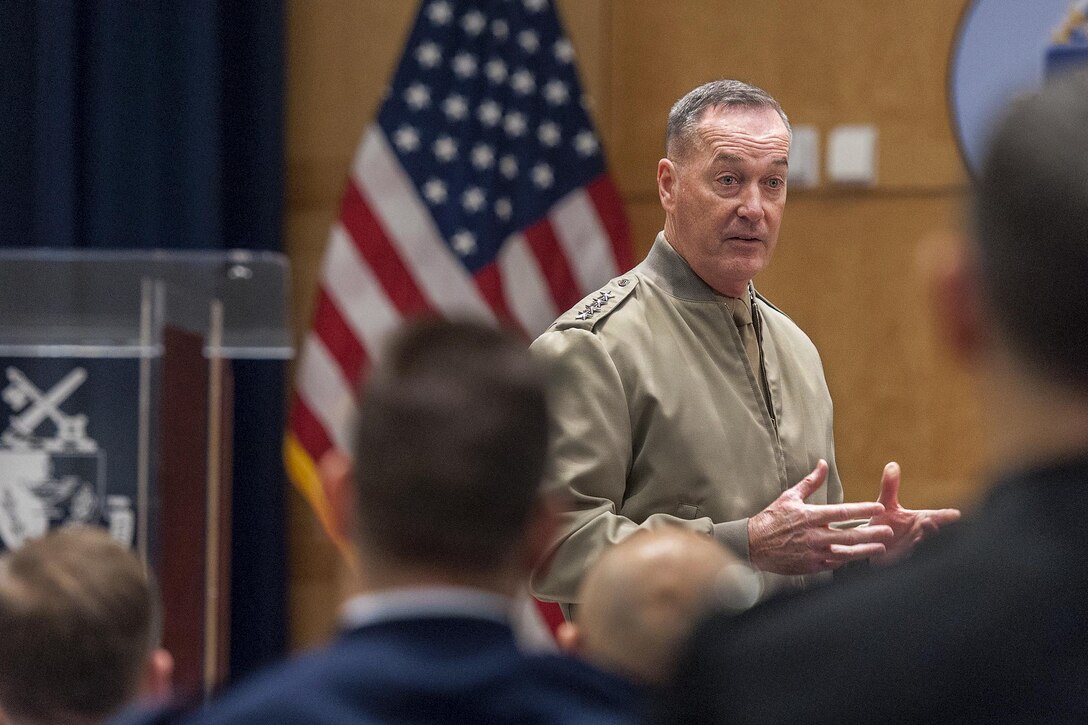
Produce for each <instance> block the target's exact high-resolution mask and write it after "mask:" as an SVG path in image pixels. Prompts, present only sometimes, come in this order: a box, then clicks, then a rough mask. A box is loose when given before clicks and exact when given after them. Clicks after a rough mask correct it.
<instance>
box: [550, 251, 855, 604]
mask: <svg viewBox="0 0 1088 725" xmlns="http://www.w3.org/2000/svg"><path fill="white" fill-rule="evenodd" d="M755 307H756V308H757V310H756V311H755V312H756V314H758V316H759V318H760V323H761V325H760V327H761V333H762V334H761V338H762V344H761V349H762V353H763V359H764V368H765V373H766V381H767V386H768V389H769V397H770V399H771V402H772V405H773V411H774V418H772V416H771V413H770V411H769V410H768V408H767V404H766V401H765V399H764V398H763V395H762V394H761V392H760V388H759V385H758V381H757V378H756V375H758V374H759V371H757V370H753V369H752V366H751V364H750V363H749V361H748V356H747V355H746V353H745V350H744V344H743V342H742V339H741V336H740V333H739V331H738V330H737V327H736V325H735V323H734V322H733V319H732V316H731V314H730V308H729V307H728V306H727V303H726V301H725V300H723V299H722V298H721V297H719V296H718V295H716V294H715V293H714V291H713V290H712V289H711V288H710V287H709V286H708V285H707V284H706V283H704V282H703V281H702V280H701V279H700V278H699V277H698V276H696V275H695V273H694V272H693V271H692V270H691V268H690V267H689V266H688V264H687V262H685V261H684V259H683V258H682V257H680V255H679V254H677V253H676V252H675V251H674V250H673V248H672V247H671V246H670V245H669V243H668V242H667V241H666V240H665V237H664V234H658V236H657V240H656V241H655V242H654V245H653V247H652V249H651V250H650V253H649V255H648V256H647V258H646V260H645V261H644V262H642V263H641V264H639V265H638V266H637V267H635V268H634V269H633V270H631V272H629V273H627V274H625V275H623V276H621V277H617V278H615V279H613V280H612V281H611V282H609V283H608V284H607V285H606V286H605V287H603V288H602V289H601V290H599V291H598V292H596V293H594V294H593V295H590V296H589V297H587V298H586V299H584V300H583V301H582V302H581V303H579V304H578V305H577V306H576V307H575V308H574V309H572V310H570V311H569V312H567V313H566V314H564V315H563V316H562V317H560V318H559V319H558V320H556V322H555V323H553V324H552V326H551V327H550V328H549V329H548V330H547V331H546V332H544V334H542V335H541V336H540V337H539V338H537V340H536V341H535V342H534V343H533V345H532V351H533V353H534V354H535V355H537V356H538V358H540V359H542V360H544V361H545V362H546V363H547V364H549V365H550V366H552V369H553V372H554V373H555V375H556V376H557V379H556V386H555V391H554V393H553V399H552V415H553V426H554V430H553V434H554V439H553V443H552V457H551V466H552V469H551V471H550V472H549V474H548V475H549V483H550V486H551V487H553V488H566V489H567V490H568V491H569V492H570V496H571V500H570V507H569V510H567V511H566V512H565V513H564V514H563V519H562V526H561V532H560V536H559V539H558V541H557V543H556V546H555V549H554V551H553V555H552V557H551V559H550V561H549V563H548V565H546V566H545V567H543V568H541V569H540V570H538V571H536V572H535V573H534V574H533V578H532V589H533V592H534V594H535V595H536V596H538V597H539V598H541V599H545V600H551V601H559V602H576V601H577V597H576V591H577V587H578V584H579V581H580V579H581V576H582V573H583V572H584V571H585V569H586V567H587V566H588V565H589V564H590V563H591V562H592V561H593V560H594V559H595V558H596V557H597V555H599V554H600V553H601V551H602V550H603V549H604V547H606V546H608V545H609V544H613V543H616V542H618V541H620V540H621V539H623V538H625V537H626V536H629V535H630V534H632V533H634V532H635V531H636V530H638V528H639V527H640V526H641V527H654V526H660V525H664V524H679V525H682V526H686V527H688V528H691V529H695V530H697V531H701V532H704V533H706V534H711V535H714V536H716V537H717V538H718V539H719V540H721V541H722V542H723V543H724V544H726V545H727V546H729V547H730V548H731V549H732V550H733V551H734V552H736V553H737V554H738V555H739V556H740V557H742V558H743V559H747V557H748V517H750V516H752V515H754V514H756V513H758V512H759V511H761V510H762V509H764V508H765V507H766V506H767V505H768V504H770V503H771V502H772V501H773V500H774V499H776V498H777V497H778V496H779V495H780V494H781V493H782V491H784V490H785V489H787V488H789V487H790V486H793V485H794V484H796V483H797V482H798V481H800V480H801V479H802V478H803V477H804V476H805V475H806V474H808V473H809V472H811V471H812V469H813V468H815V466H816V462H817V460H818V459H820V458H824V459H826V460H827V461H828V464H829V465H830V474H829V476H828V482H827V484H826V486H824V487H822V488H821V489H820V490H819V491H817V492H816V493H815V494H813V495H812V497H810V498H809V503H839V502H841V501H842V484H841V483H840V481H839V476H838V472H837V470H836V468H835V458H834V449H835V446H834V436H833V432H832V407H831V396H830V394H829V393H828V390H827V383H826V381H825V380H824V374H823V368H822V366H821V363H820V356H819V354H818V353H817V352H816V348H815V347H814V346H813V344H812V342H811V341H810V340H809V339H808V337H807V336H806V335H805V334H804V333H803V332H802V331H801V329H800V328H798V327H797V325H795V324H794V323H793V322H792V321H791V320H790V319H789V318H788V317H786V316H785V315H784V314H783V313H782V312H780V311H779V310H778V309H776V308H775V307H773V306H771V304H770V303H768V302H767V301H766V300H765V299H763V298H762V297H759V296H757V299H756V303H755ZM776 421H777V428H776ZM814 576H815V577H821V578H822V577H827V576H829V575H828V574H820V575H814ZM814 576H807V577H800V576H780V575H776V574H770V573H766V572H761V573H760V577H761V578H762V580H763V596H764V597H766V596H768V595H769V594H771V593H774V592H775V591H779V590H782V589H788V588H797V587H803V586H805V584H806V580H808V581H812V580H813V579H814Z"/></svg>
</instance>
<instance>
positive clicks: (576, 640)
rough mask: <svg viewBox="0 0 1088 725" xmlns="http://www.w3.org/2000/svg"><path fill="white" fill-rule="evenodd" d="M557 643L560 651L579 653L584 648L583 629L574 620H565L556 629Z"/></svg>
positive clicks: (569, 653) (570, 653) (571, 653)
mask: <svg viewBox="0 0 1088 725" xmlns="http://www.w3.org/2000/svg"><path fill="white" fill-rule="evenodd" d="M555 643H556V644H557V645H559V651H560V652H563V653H564V654H568V655H577V654H579V653H580V652H581V650H582V630H580V629H578V625H577V624H575V623H574V622H563V623H562V624H560V625H559V628H558V629H556V630H555Z"/></svg>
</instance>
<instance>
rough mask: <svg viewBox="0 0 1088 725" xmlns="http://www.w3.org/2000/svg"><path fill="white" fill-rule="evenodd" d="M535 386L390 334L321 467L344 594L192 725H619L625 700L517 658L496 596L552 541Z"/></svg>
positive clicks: (598, 682)
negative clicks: (323, 638)
mask: <svg viewBox="0 0 1088 725" xmlns="http://www.w3.org/2000/svg"><path fill="white" fill-rule="evenodd" d="M545 396H546V378H545V376H544V374H543V372H542V370H541V369H540V368H538V367H537V365H536V363H535V362H534V361H533V360H532V359H531V358H530V356H529V353H528V351H527V350H526V349H525V345H524V344H523V343H522V342H520V341H518V340H516V339H514V338H513V337H510V336H508V335H506V334H503V333H500V332H498V331H496V330H494V329H491V328H489V327H486V326H483V325H478V324H473V323H456V322H446V321H439V320H431V321H424V322H417V323H415V324H413V325H410V326H408V327H407V328H405V329H403V330H401V331H400V332H399V334H397V335H396V336H395V337H394V338H393V339H392V340H391V343H390V345H389V347H388V349H387V350H386V355H385V357H384V359H383V360H382V362H381V364H380V365H379V366H378V367H377V368H376V369H375V370H374V372H373V374H372V375H371V377H370V380H369V382H368V383H367V385H366V386H365V388H364V390H363V393H362V396H361V401H360V405H359V418H358V422H357V428H356V432H355V440H354V445H355V450H354V451H353V454H354V460H353V461H351V462H349V461H348V460H346V459H344V458H341V457H339V456H332V457H326V459H325V460H323V461H322V464H321V469H322V475H323V479H324V482H325V485H326V489H327V492H328V494H329V497H330V501H331V503H332V505H333V509H334V510H335V512H336V515H337V516H338V517H339V518H338V523H339V525H340V526H341V527H343V529H344V531H345V533H348V534H349V535H350V536H351V538H352V540H353V541H354V542H355V544H356V547H355V548H356V553H357V557H358V562H357V563H358V572H359V589H358V594H357V595H356V596H355V597H353V598H352V599H350V600H349V601H348V602H347V603H346V605H345V607H344V612H343V627H344V629H343V632H342V634H341V635H340V636H339V638H338V639H336V641H335V642H333V643H332V644H331V645H330V646H328V647H327V648H324V649H321V650H319V651H316V652H313V653H311V654H308V655H305V656H302V657H299V658H297V659H295V660H293V661H290V662H287V663H285V664H283V665H281V666H279V667H277V668H275V669H273V670H271V671H268V672H267V673H265V674H263V675H259V676H257V677H256V678H254V679H252V680H250V681H249V682H248V683H243V684H242V685H241V686H239V687H237V688H235V689H234V690H231V691H228V692H226V693H225V694H224V695H223V696H222V697H221V698H219V699H218V700H217V701H215V702H213V703H212V704H211V705H210V706H209V707H207V708H206V709H205V710H204V711H202V712H199V713H197V714H196V715H195V716H194V722H200V723H337V724H340V723H459V724H460V723H590V724H591V723H630V722H633V721H635V719H636V717H635V709H636V702H637V699H636V698H634V697H632V695H633V690H632V688H631V686H630V685H627V684H626V683H624V682H621V681H619V680H615V679H612V678H611V677H610V676H608V675H605V674H603V673H600V672H597V671H596V670H593V669H591V668H590V667H588V666H586V665H584V664H582V663H580V662H577V661H575V660H573V659H569V658H564V657H560V656H558V655H528V654H524V653H523V652H522V651H520V650H519V649H518V647H517V646H516V644H515V639H514V634H513V632H512V630H511V626H510V622H509V616H510V609H511V604H512V598H513V597H514V595H515V594H516V593H517V592H518V590H519V589H520V588H521V587H522V586H523V585H524V583H525V582H526V580H527V577H528V572H529V570H530V569H531V568H532V566H533V565H534V564H536V563H538V560H539V558H540V557H541V556H542V555H543V552H544V550H545V548H546V546H547V544H548V541H549V536H550V534H551V532H552V514H551V512H550V507H549V505H548V504H547V502H546V501H545V500H544V499H543V498H542V497H541V493H540V490H539V484H540V480H541V474H542V471H543V468H544V463H545V454H546V448H547V438H548V424H547V418H546V401H545Z"/></svg>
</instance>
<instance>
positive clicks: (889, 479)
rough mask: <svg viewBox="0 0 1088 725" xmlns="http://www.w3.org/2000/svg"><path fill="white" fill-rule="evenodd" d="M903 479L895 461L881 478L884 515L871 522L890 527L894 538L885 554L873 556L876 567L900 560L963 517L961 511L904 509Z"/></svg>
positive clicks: (885, 468) (875, 517) (881, 501)
mask: <svg viewBox="0 0 1088 725" xmlns="http://www.w3.org/2000/svg"><path fill="white" fill-rule="evenodd" d="M901 479H902V474H901V471H900V469H899V464H898V463H896V462H895V461H892V462H891V463H889V464H888V465H886V466H884V473H883V475H881V477H880V498H878V499H877V501H878V502H879V503H881V504H882V505H883V506H884V512H883V513H881V514H878V515H876V516H874V517H873V518H872V519H871V520H870V521H869V523H870V524H880V525H882V526H886V527H888V528H890V529H891V530H892V533H893V534H894V538H893V539H892V540H891V541H890V542H888V544H887V547H886V550H885V551H884V552H883V553H881V554H877V555H875V556H874V557H873V563H875V564H890V563H892V562H894V561H898V560H899V559H901V558H903V557H904V556H906V555H907V554H908V553H910V551H911V550H912V549H913V548H914V547H915V545H916V544H917V543H918V542H919V541H921V540H922V539H924V538H926V537H927V536H930V535H932V534H934V533H936V532H937V530H938V529H940V528H941V527H942V526H944V525H946V524H950V523H952V522H953V521H956V520H957V519H959V517H960V512H959V510H957V509H907V508H903V506H902V505H900V503H899V483H900V480H901Z"/></svg>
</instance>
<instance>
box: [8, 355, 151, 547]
mask: <svg viewBox="0 0 1088 725" xmlns="http://www.w3.org/2000/svg"><path fill="white" fill-rule="evenodd" d="M5 374H6V376H7V380H8V384H7V386H6V387H5V388H4V390H3V392H0V398H2V399H3V401H4V402H5V403H6V404H7V405H8V406H9V407H10V408H11V410H12V412H13V413H14V415H11V416H10V417H9V419H8V426H7V428H6V429H5V430H4V431H3V433H0V541H2V542H3V544H4V545H5V546H6V547H7V548H9V549H13V548H16V547H18V546H20V545H21V544H22V543H23V541H25V540H26V539H27V538H31V537H34V536H41V535H42V534H44V533H45V532H46V531H47V530H48V529H50V528H53V527H55V526H60V525H64V524H67V523H91V524H97V523H108V525H109V528H110V531H111V533H112V534H113V535H114V538H116V539H118V540H119V541H121V542H123V543H126V544H131V541H132V533H133V523H134V521H133V514H132V507H131V501H130V499H129V498H128V497H127V496H106V495H105V481H104V468H105V451H100V450H99V447H98V443H97V442H96V441H95V440H94V439H93V438H91V437H90V436H88V435H87V416H86V415H82V414H76V415H69V414H68V413H65V412H64V411H63V410H61V405H62V404H63V403H64V402H65V401H66V400H67V399H68V398H69V397H70V396H71V395H72V394H73V393H74V392H75V391H76V390H77V389H78V388H79V386H80V385H82V384H83V383H84V381H86V380H87V371H86V370H85V369H84V368H82V367H77V368H73V369H72V370H70V371H69V372H68V373H67V374H66V375H65V376H64V377H63V378H61V380H60V381H59V382H58V383H56V384H55V385H53V386H52V387H50V388H49V389H48V390H44V391H43V390H42V389H40V388H39V387H38V386H37V385H35V384H34V383H33V382H31V380H30V379H29V378H28V377H27V376H26V375H25V374H24V373H23V372H22V371H21V370H19V369H18V368H16V367H12V366H9V367H8V368H7V369H6V371H5ZM47 421H48V422H51V423H52V429H50V427H49V426H48V425H46V423H47ZM43 426H44V430H43ZM50 433H52V435H50ZM58 471H60V472H59V473H58ZM0 548H2V547H0Z"/></svg>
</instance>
